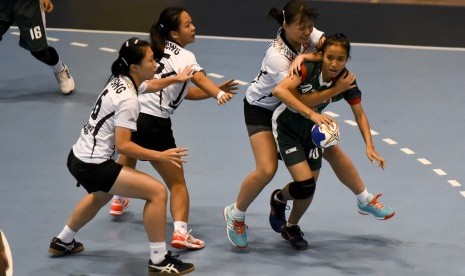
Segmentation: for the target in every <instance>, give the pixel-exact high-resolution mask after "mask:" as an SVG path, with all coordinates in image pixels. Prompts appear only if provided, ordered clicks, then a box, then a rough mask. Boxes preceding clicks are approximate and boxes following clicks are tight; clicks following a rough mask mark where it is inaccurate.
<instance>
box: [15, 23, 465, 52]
mask: <svg viewBox="0 0 465 276" xmlns="http://www.w3.org/2000/svg"><path fill="white" fill-rule="evenodd" d="M11 28H12V29H16V30H17V29H18V27H16V26H12V27H11ZM47 31H58V32H74V33H93V34H124V35H141V36H148V35H149V34H148V33H145V32H124V31H100V30H88V29H65V28H47ZM196 37H198V38H203V39H216V40H236V41H255V42H271V41H272V39H271V38H269V39H268V38H249V37H230V36H208V35H196ZM350 44H351V45H353V46H363V47H378V48H400V49H415V50H438V51H461V52H465V48H458V47H430V46H415V45H397V44H371V43H357V42H351V43H350Z"/></svg>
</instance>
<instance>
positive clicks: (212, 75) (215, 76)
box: [207, 73, 224, 79]
mask: <svg viewBox="0 0 465 276" xmlns="http://www.w3.org/2000/svg"><path fill="white" fill-rule="evenodd" d="M207 76H210V77H212V78H217V79H222V78H224V76H223V75H220V74H216V73H208V74H207Z"/></svg>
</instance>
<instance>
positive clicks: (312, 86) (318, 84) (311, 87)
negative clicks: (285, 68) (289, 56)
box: [298, 62, 362, 113]
mask: <svg viewBox="0 0 465 276" xmlns="http://www.w3.org/2000/svg"><path fill="white" fill-rule="evenodd" d="M321 66H322V63H321V62H305V63H303V64H302V67H301V68H302V69H301V82H300V85H299V87H298V90H299V92H300V93H302V94H306V93H312V92H316V91H322V90H326V89H328V88H330V87H332V86H334V84H335V83H336V80H337V79H338V78H339V77H340V76H341V75H342V74H343V73H344V72H345V71H346V70H343V71H342V72H341V73H340V74H339V75H338V76H337V77H336V78H334V79H333V80H332V81H330V82H324V81H323V75H322V72H321ZM341 99H345V100H346V101H347V102H348V103H349V104H350V105H354V104H358V103H360V102H361V100H362V92H361V91H360V90H359V89H358V87H355V88H352V89H349V90H346V91H344V92H342V93H340V94H338V95H336V96H334V97H332V98H331V99H329V100H328V101H326V102H324V103H321V104H319V105H317V106H314V107H313V109H314V110H315V111H317V112H318V113H321V112H322V111H323V109H325V107H326V106H328V104H330V103H331V102H337V101H340V100H341Z"/></svg>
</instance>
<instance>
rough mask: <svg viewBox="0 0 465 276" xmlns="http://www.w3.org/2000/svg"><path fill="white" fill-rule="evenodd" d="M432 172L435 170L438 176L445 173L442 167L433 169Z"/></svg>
mask: <svg viewBox="0 0 465 276" xmlns="http://www.w3.org/2000/svg"><path fill="white" fill-rule="evenodd" d="M433 172H435V173H436V174H437V175H439V176H443V175H447V173H446V172H445V171H443V170H442V169H433Z"/></svg>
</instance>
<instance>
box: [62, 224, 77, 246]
mask: <svg viewBox="0 0 465 276" xmlns="http://www.w3.org/2000/svg"><path fill="white" fill-rule="evenodd" d="M76 234H77V232H74V231H73V229H71V228H69V227H68V225H65V227H64V228H63V230H61V232H60V234H58V236H57V238H59V239H60V240H61V241H62V242H64V243H70V242H72V241H73V240H74V237H76Z"/></svg>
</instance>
